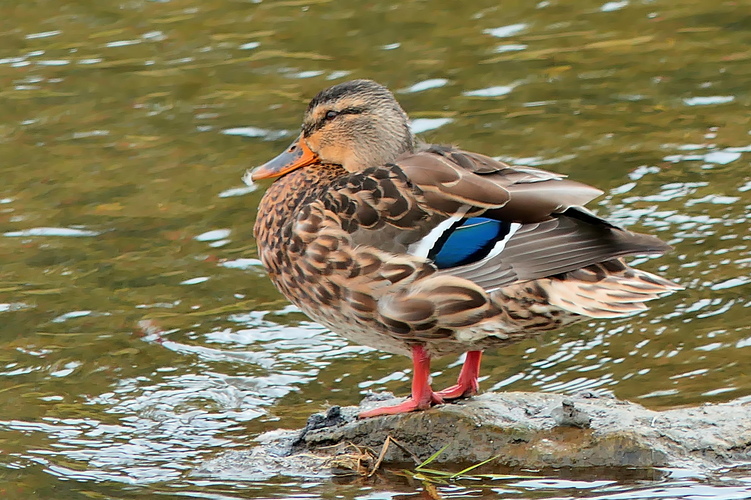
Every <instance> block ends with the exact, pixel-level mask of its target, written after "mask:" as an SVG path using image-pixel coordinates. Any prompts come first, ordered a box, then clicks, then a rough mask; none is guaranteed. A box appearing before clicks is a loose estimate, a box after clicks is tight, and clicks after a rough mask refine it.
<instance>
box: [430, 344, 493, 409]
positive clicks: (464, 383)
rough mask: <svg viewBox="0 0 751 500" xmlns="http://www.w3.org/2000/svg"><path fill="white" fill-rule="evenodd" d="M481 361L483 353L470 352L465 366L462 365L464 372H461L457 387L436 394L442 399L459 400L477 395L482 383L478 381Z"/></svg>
mask: <svg viewBox="0 0 751 500" xmlns="http://www.w3.org/2000/svg"><path fill="white" fill-rule="evenodd" d="M481 359H482V351H469V352H468V353H467V359H465V360H464V364H463V365H462V371H461V372H459V380H457V381H456V385H452V386H451V387H449V388H448V389H444V390H442V391H438V392H437V393H436V394H437V395H438V396H440V397H441V398H442V399H458V398H462V397H465V396H471V395H473V394H477V392H478V391H479V390H480V383H479V382H478V381H477V377H479V376H480V360H481Z"/></svg>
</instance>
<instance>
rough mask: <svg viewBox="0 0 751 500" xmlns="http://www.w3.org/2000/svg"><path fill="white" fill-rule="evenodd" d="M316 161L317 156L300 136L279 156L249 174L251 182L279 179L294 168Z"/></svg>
mask: <svg viewBox="0 0 751 500" xmlns="http://www.w3.org/2000/svg"><path fill="white" fill-rule="evenodd" d="M316 161H318V155H317V154H315V153H314V152H313V151H311V150H310V148H309V147H308V145H307V144H305V141H304V140H303V139H302V135H300V136H299V137H298V138H297V139H295V140H294V141H292V144H290V145H289V147H288V148H287V149H286V150H285V151H284V152H283V153H282V154H280V155H279V156H277V157H276V158H274V159H273V160H270V161H268V162H266V163H264V164H263V165H261V166H260V167H256V168H254V169H253V170H252V171H251V172H250V178H251V180H253V181H259V180H261V179H272V178H274V177H280V176H282V175H284V174H286V173H288V172H292V171H293V170H295V169H296V168H300V167H304V166H306V165H310V164H311V163H315V162H316Z"/></svg>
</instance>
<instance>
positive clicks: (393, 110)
mask: <svg viewBox="0 0 751 500" xmlns="http://www.w3.org/2000/svg"><path fill="white" fill-rule="evenodd" d="M414 144H415V139H414V136H413V135H412V132H411V131H410V128H409V120H408V118H407V114H406V113H405V112H404V110H403V109H402V108H401V106H399V103H398V102H396V99H395V98H394V95H393V94H392V93H391V92H390V91H389V90H388V89H387V88H386V87H384V86H383V85H380V84H378V83H376V82H374V81H371V80H352V81H349V82H344V83H340V84H339V85H335V86H333V87H329V88H327V89H326V90H323V91H322V92H320V93H319V94H318V95H317V96H315V97H314V98H313V100H312V101H310V104H309V105H308V109H307V111H306V112H305V116H304V118H303V124H302V132H301V133H300V135H299V136H298V137H297V138H296V139H295V140H294V141H293V142H292V144H291V145H290V146H289V147H288V148H287V149H286V150H285V151H284V152H283V153H282V154H280V155H279V156H277V157H276V158H274V159H273V160H271V161H269V162H267V163H265V164H263V165H261V166H260V167H257V168H255V169H254V170H253V171H252V172H250V178H251V180H253V181H257V180H260V179H269V178H273V177H279V176H282V175H284V174H286V173H288V172H291V171H292V170H295V169H297V168H301V167H305V166H307V165H312V164H324V165H326V164H331V165H341V166H342V167H344V169H346V170H348V171H350V172H357V171H360V170H363V169H365V168H368V167H374V166H379V165H383V164H385V163H389V162H393V161H394V160H396V158H397V156H399V155H400V154H402V153H406V152H411V151H413V150H414Z"/></svg>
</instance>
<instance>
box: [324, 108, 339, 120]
mask: <svg viewBox="0 0 751 500" xmlns="http://www.w3.org/2000/svg"><path fill="white" fill-rule="evenodd" d="M337 116H339V112H338V111H334V110H333V109H331V110H329V111H326V116H325V119H326V120H333V119H334V118H336V117H337Z"/></svg>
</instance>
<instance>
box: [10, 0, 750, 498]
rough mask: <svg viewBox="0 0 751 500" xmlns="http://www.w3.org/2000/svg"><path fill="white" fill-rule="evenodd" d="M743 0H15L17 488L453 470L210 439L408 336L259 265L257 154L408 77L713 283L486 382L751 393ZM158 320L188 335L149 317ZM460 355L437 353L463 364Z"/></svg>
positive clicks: (454, 126)
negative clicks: (388, 337)
mask: <svg viewBox="0 0 751 500" xmlns="http://www.w3.org/2000/svg"><path fill="white" fill-rule="evenodd" d="M743 5H744V3H743V2H736V1H722V0H718V1H715V2H706V1H701V0H671V1H668V0H638V1H637V0H624V1H613V2H604V1H586V0H578V1H573V0H572V1H563V0H558V1H556V0H550V1H548V0H543V1H539V2H517V1H508V2H507V1H504V2H498V1H497V0H493V1H489V0H488V1H486V0H481V1H472V2H461V3H460V2H449V1H434V2H426V1H417V0H408V1H403V2H396V1H393V0H390V1H380V0H372V1H367V2H366V1H359V0H347V1H344V0H331V1H327V0H309V1H298V0H291V1H271V0H255V1H253V0H250V1H238V0H211V1H208V0H207V1H197V0H164V1H141V0H132V1H120V2H114V1H110V0H102V1H97V2H93V1H82V2H59V1H53V0H36V1H34V0H30V1H25V2H20V1H13V0H10V1H5V2H3V3H2V4H0V82H2V87H0V115H1V116H2V120H1V121H0V178H1V179H2V180H1V181H0V263H1V264H0V403H2V406H0V497H3V498H11V499H26V498H55V499H63V498H136V497H138V498H143V497H144V495H151V496H153V497H154V498H161V497H165V498H211V499H229V498H267V497H268V498H318V497H326V498H361V499H382V498H425V496H424V492H422V485H420V484H419V483H414V484H413V483H412V482H410V481H408V480H405V479H403V478H400V477H399V476H393V475H389V474H386V475H385V476H384V477H382V478H381V479H379V480H376V481H372V482H369V481H362V482H355V483H350V484H339V483H337V482H333V481H330V480H320V479H319V480H305V479H302V478H296V477H283V476H280V477H270V478H268V479H267V480H264V481H234V482H233V481H211V480H206V479H201V478H197V477H193V476H191V475H190V471H191V469H192V468H193V467H195V466H196V465H197V464H199V463H201V461H202V460H204V459H207V458H210V457H212V456H215V455H217V454H219V453H221V452H222V451H224V450H227V449H229V448H244V447H248V446H249V445H250V442H251V440H252V438H254V437H255V436H257V435H258V434H260V433H261V432H264V431H266V430H271V429H275V428H279V427H294V426H298V425H300V424H301V423H302V422H304V421H305V419H306V418H307V416H308V415H309V414H310V413H311V412H314V411H317V410H319V409H321V408H323V407H325V406H326V405H329V404H355V403H357V402H358V401H359V399H360V397H361V394H362V393H363V392H364V391H366V390H384V389H387V390H392V391H395V392H397V393H406V392H407V391H408V390H409V378H410V373H409V371H408V370H407V369H408V367H409V362H408V360H406V359H404V358H400V357H396V356H391V355H386V354H382V353H379V352H377V351H373V350H370V349H367V348H364V347H360V346H357V345H351V344H349V343H348V342H347V341H345V340H343V339H341V338H340V337H338V336H337V335H335V334H332V333H330V332H328V331H327V330H325V329H323V328H321V327H320V326H318V325H316V324H314V323H311V322H310V321H309V320H307V319H306V318H305V317H304V316H303V315H302V314H300V313H299V312H297V311H296V310H295V309H294V308H292V307H290V306H289V305H288V304H287V302H286V301H285V300H284V299H283V298H282V297H281V296H280V295H279V294H278V293H277V292H276V291H275V290H274V289H273V287H272V286H271V284H270V283H269V281H268V280H267V278H266V277H265V275H264V273H263V270H262V269H261V268H260V267H259V262H258V260H257V255H256V250H255V243H254V241H253V239H252V224H253V220H254V218H255V211H256V206H257V204H258V201H259V199H260V196H261V193H260V192H258V191H256V192H252V191H251V190H250V189H248V188H246V187H244V186H243V185H242V183H241V181H240V178H241V175H242V173H243V171H244V170H245V169H246V168H248V167H250V166H253V165H256V164H259V163H261V162H263V161H264V160H266V159H268V158H270V157H271V156H272V155H274V154H276V152H278V151H279V150H280V149H281V148H283V147H284V146H286V144H287V142H288V141H289V140H290V139H291V138H292V136H293V135H294V134H295V130H296V129H297V127H298V126H299V121H300V117H301V114H302V111H303V110H304V106H305V103H306V102H307V100H308V99H309V98H310V97H311V96H312V95H314V94H315V93H316V92H317V91H318V90H320V89H321V88H323V87H325V86H328V85H330V84H332V83H334V82H340V81H343V80H345V79H349V78H354V77H369V78H373V79H376V80H378V81H380V82H382V83H384V84H387V85H388V86H390V87H391V88H392V89H394V90H395V91H396V93H397V97H398V98H399V100H400V101H401V102H402V104H403V105H404V107H405V109H406V110H407V111H408V112H409V113H410V114H411V116H412V118H413V126H414V128H415V130H416V131H417V132H419V133H420V134H421V136H422V137H423V138H424V139H426V140H429V141H433V142H443V143H455V144H459V145H461V146H462V147H464V148H467V149H472V150H477V151H481V152H484V153H486V154H490V155H493V156H497V157H500V158H504V159H506V160H509V161H513V162H516V163H519V164H527V165H538V166H542V167H543V168H547V169H551V170H556V171H559V172H563V173H566V174H569V175H570V176H572V177H574V178H576V179H578V180H581V181H583V182H587V183H590V184H593V185H596V186H598V187H600V188H602V189H603V190H604V191H606V195H605V196H603V197H601V198H600V199H599V200H597V201H596V202H595V203H594V204H593V205H592V206H593V209H595V210H596V211H597V212H598V213H600V214H601V215H605V216H608V217H609V218H611V219H612V220H614V221H615V222H618V223H620V224H623V225H626V226H628V227H630V228H632V229H635V230H639V231H644V232H650V233H653V234H656V235H658V236H660V237H661V238H663V239H665V240H667V241H669V242H670V243H671V244H672V245H673V246H674V247H675V250H674V251H673V252H672V253H671V254H669V255H667V256H664V257H661V258H658V259H639V260H640V261H642V263H641V266H642V267H643V268H645V269H649V270H652V271H657V272H660V273H661V274H663V275H665V276H668V277H670V278H672V279H675V280H676V281H678V282H680V283H681V284H682V285H684V286H685V287H686V290H685V291H683V292H679V293H676V294H675V295H673V296H671V297H669V298H667V299H665V300H662V301H660V302H659V303H657V304H655V305H654V307H652V308H651V309H650V310H649V311H648V312H645V313H643V314H641V315H639V316H637V317H635V318H631V319H625V320H618V321H607V322H604V321H603V322H598V321H593V322H589V323H584V324H581V325H577V326H575V327H573V328H569V329H568V330H566V331H563V332H557V333H552V334H549V335H546V336H544V337H541V338H539V339H534V340H529V341H526V342H523V343H521V344H518V345H515V346H513V347H510V348H508V349H506V350H503V351H496V352H491V353H488V355H487V357H486V361H484V371H483V374H484V376H485V378H484V379H483V380H482V386H483V388H484V389H485V390H494V391H497V390H533V391H556V392H562V393H572V392H577V391H580V390H583V389H586V390H593V391H599V392H604V393H611V394H614V395H615V396H617V397H619V398H626V399H631V400H633V401H637V402H640V403H642V404H644V405H646V406H648V407H650V408H668V407H675V406H681V405H693V404H698V403H703V402H721V401H729V400H732V399H737V398H741V399H746V400H747V399H749V398H751V370H749V368H748V366H749V361H748V360H749V357H751V326H750V324H749V323H750V322H749V317H750V316H751V314H750V313H751V298H750V296H751V293H750V292H751V276H750V275H751V272H750V269H751V254H750V252H749V245H750V241H751V234H749V233H750V231H749V225H750V223H751V167H750V165H749V160H750V159H751V135H749V132H750V130H751V124H750V123H749V121H750V119H749V116H751V115H750V114H749V104H750V103H751V93H750V91H749V88H751V50H750V49H749V47H750V46H751V16H749V13H748V9H747V7H744V6H743ZM144 318H149V319H152V320H154V321H157V322H158V323H159V324H160V325H162V327H163V328H164V330H165V332H164V333H162V334H159V335H157V334H143V333H141V332H140V330H139V329H138V328H137V327H136V325H137V323H138V321H139V320H142V319H144ZM457 366H458V363H457V361H456V360H454V359H444V360H439V361H437V362H436V363H435V370H436V372H435V374H434V376H435V378H436V379H437V380H439V381H442V382H441V383H443V382H448V381H449V380H452V379H453V378H454V377H455V374H456V371H457ZM526 474H531V475H532V476H534V477H533V478H530V479H516V480H506V481H498V482H497V484H495V483H490V484H475V483H473V482H470V483H458V484H454V485H449V486H445V487H440V488H439V492H440V493H441V494H443V495H444V496H446V497H451V498H464V497H473V498H474V497H480V496H487V497H488V498H495V497H511V498H519V499H522V498H551V497H555V498H597V499H612V500H615V499H632V498H674V497H681V498H705V497H711V498H749V497H750V496H751V473H750V472H749V470H748V469H747V468H746V469H744V468H736V469H727V470H720V471H713V472H710V473H700V472H697V471H694V472H691V471H647V472H645V473H637V472H633V473H628V472H626V471H597V472H596V473H589V474H588V473H581V472H580V473H574V472H572V471H537V472H535V471H532V472H529V471H527V472H526Z"/></svg>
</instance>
